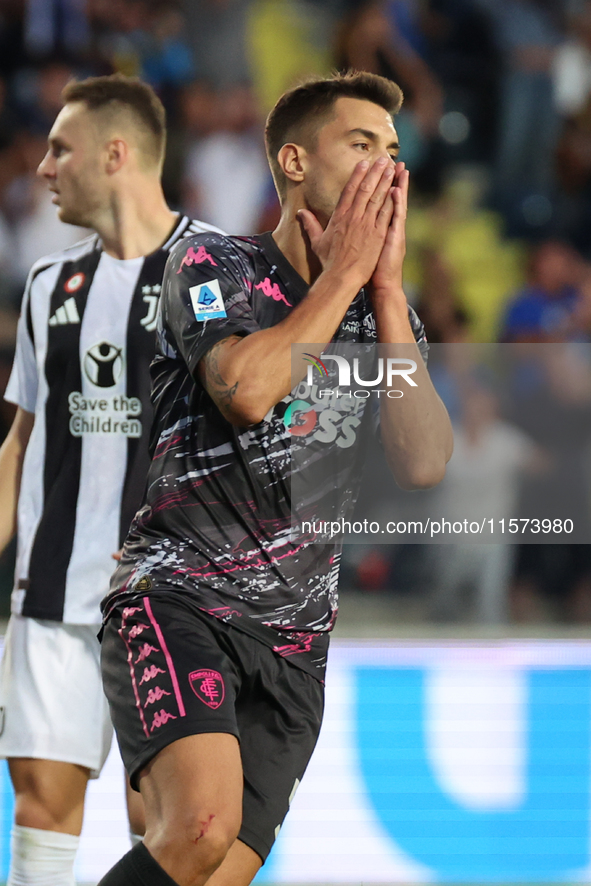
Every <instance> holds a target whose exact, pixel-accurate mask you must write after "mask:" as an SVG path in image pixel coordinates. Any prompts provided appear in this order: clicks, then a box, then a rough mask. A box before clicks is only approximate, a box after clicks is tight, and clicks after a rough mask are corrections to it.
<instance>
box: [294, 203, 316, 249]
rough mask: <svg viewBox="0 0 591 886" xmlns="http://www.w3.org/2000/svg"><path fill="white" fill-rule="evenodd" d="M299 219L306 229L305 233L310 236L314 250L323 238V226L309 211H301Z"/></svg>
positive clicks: (298, 215)
mask: <svg viewBox="0 0 591 886" xmlns="http://www.w3.org/2000/svg"><path fill="white" fill-rule="evenodd" d="M297 219H298V221H299V222H300V224H301V225H302V227H303V228H304V231H305V232H306V234H307V235H308V239H309V240H310V246H311V247H312V249H314V247H315V245H316V244H317V243H318V240H319V239H320V237H322V225H321V224H320V222H319V221H318V219H317V218H316V216H315V215H314V213H313V212H310V210H309V209H300V210H299V212H298V214H297Z"/></svg>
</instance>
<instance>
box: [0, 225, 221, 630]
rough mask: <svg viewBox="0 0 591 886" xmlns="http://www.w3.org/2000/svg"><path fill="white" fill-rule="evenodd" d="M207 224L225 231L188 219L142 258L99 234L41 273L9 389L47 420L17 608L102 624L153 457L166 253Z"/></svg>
mask: <svg viewBox="0 0 591 886" xmlns="http://www.w3.org/2000/svg"><path fill="white" fill-rule="evenodd" d="M204 230H214V229H212V228H211V227H210V226H208V225H203V224H202V223H201V222H197V221H191V220H190V219H189V218H187V217H186V216H180V217H179V218H178V219H177V221H176V223H175V225H174V230H173V231H172V232H171V234H170V236H169V237H168V239H167V241H166V242H165V243H164V244H163V245H162V246H161V247H160V248H159V249H157V250H155V251H154V252H152V253H150V254H149V255H147V256H139V257H137V258H131V259H117V258H114V257H113V256H111V255H109V254H108V253H106V252H105V251H104V249H103V246H102V242H101V240H100V239H99V237H98V236H97V235H96V234H95V235H92V236H90V237H88V238H86V239H85V240H82V241H81V242H80V243H77V244H75V245H74V246H71V247H69V248H68V249H66V250H64V251H62V252H59V253H55V254H53V255H49V256H45V257H44V258H41V259H39V261H38V262H36V263H35V265H34V266H33V268H32V269H31V273H30V274H29V279H28V281H27V285H26V289H25V293H24V297H23V303H22V310H21V316H20V320H19V325H18V332H17V343H16V354H15V359H14V364H13V368H12V373H11V376H10V381H9V383H8V386H7V389H6V394H5V397H6V399H7V400H9V401H10V402H12V403H15V404H17V405H18V406H20V407H21V408H22V409H24V410H26V411H27V412H30V413H34V415H35V422H34V426H33V430H32V433H31V436H30V438H29V442H28V444H27V449H26V452H25V458H24V463H23V472H22V478H21V484H20V496H19V502H18V548H17V562H16V568H15V587H14V590H13V593H12V611H13V613H15V614H18V615H23V616H27V617H30V618H40V619H48V620H52V621H62V622H64V623H66V624H98V623H100V618H101V615H100V609H99V604H100V601H101V599H102V598H103V597H104V595H105V593H106V592H107V590H108V588H109V579H110V577H111V574H112V572H113V566H114V561H113V557H112V554H113V553H114V552H115V551H117V550H119V548H120V547H121V545H122V543H123V540H124V539H125V536H126V534H127V531H128V529H129V525H130V523H131V520H132V519H133V517H134V515H135V513H136V511H137V509H138V506H139V505H140V504H141V501H142V496H143V491H144V486H145V482H146V474H147V472H148V467H149V464H150V461H149V457H148V439H149V431H150V427H151V417H152V408H151V401H150V374H149V366H150V363H151V361H152V359H153V358H154V351H155V330H156V315H157V305H158V301H159V297H160V289H161V284H162V275H163V273H164V267H165V264H166V259H167V258H168V255H169V251H170V249H171V248H172V246H173V245H174V244H175V243H176V242H177V241H179V240H182V238H183V237H188V236H191V235H192V234H195V233H197V232H199V231H204ZM215 230H217V229H215Z"/></svg>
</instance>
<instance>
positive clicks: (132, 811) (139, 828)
mask: <svg viewBox="0 0 591 886" xmlns="http://www.w3.org/2000/svg"><path fill="white" fill-rule="evenodd" d="M125 800H126V802H127V820H128V821H129V836H130V837H131V843H132V845H135V843H137V842H139V840H140V839H141V838H142V837H143V836H144V834H145V833H146V812H145V809H144V802H143V800H142V795H141V794H140V793H138V791H134V790H133V788H132V787H131V785H130V783H129V776H128V775H126V776H125Z"/></svg>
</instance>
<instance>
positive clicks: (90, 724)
mask: <svg viewBox="0 0 591 886" xmlns="http://www.w3.org/2000/svg"><path fill="white" fill-rule="evenodd" d="M97 633H98V627H97V626H96V625H68V624H61V622H55V621H41V620H39V619H36V618H24V617H23V616H21V615H12V616H11V617H10V621H9V623H8V630H7V632H6V639H5V641H4V656H3V658H2V665H1V670H0V758H2V757H34V758H37V759H41V760H59V761H61V762H64V763H76V764H78V765H79V766H85V767H86V768H88V769H90V773H91V774H90V777H91V778H98V776H99V773H100V771H101V769H102V767H103V765H104V762H105V760H106V759H107V755H108V753H109V748H110V747H111V739H112V737H113V727H112V726H111V719H110V716H109V708H108V705H107V700H106V698H105V696H104V693H103V685H102V681H101V668H100V644H99V641H98V640H97V637H96V635H97Z"/></svg>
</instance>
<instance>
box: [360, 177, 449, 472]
mask: <svg viewBox="0 0 591 886" xmlns="http://www.w3.org/2000/svg"><path fill="white" fill-rule="evenodd" d="M394 185H395V187H394V189H393V194H394V202H395V206H394V213H393V215H392V221H391V223H390V227H389V230H388V234H387V237H386V241H385V244H384V249H383V251H382V254H381V256H380V260H379V262H378V265H377V267H376V270H375V272H374V275H373V277H372V280H371V287H370V288H371V294H372V301H373V307H374V315H375V320H376V330H377V338H378V342H380V343H382V344H388V345H390V346H389V347H388V348H387V351H388V356H389V357H402V358H411V359H414V360H415V362H416V364H417V371H416V373H415V374H414V376H413V378H414V380H415V382H416V387H411V388H407V389H406V390H405V391H404V396H403V397H401V398H400V399H389V398H387V397H386V398H380V403H381V408H380V417H381V428H382V440H383V442H384V448H385V450H386V457H387V459H388V464H389V466H390V470H391V471H392V473H393V475H394V478H395V480H396V482H397V483H398V485H399V486H401V487H402V488H403V489H424V488H428V487H430V486H435V485H436V484H437V483H439V482H440V481H441V480H442V479H443V476H444V474H445V465H446V464H447V462H448V461H449V459H450V458H451V454H452V450H453V433H452V428H451V422H450V420H449V416H448V414H447V410H446V408H445V406H444V405H443V403H442V402H441V400H440V398H439V396H438V395H437V392H436V391H435V388H434V387H433V384H432V382H431V379H430V377H429V373H428V372H427V369H426V367H425V364H424V361H423V359H422V357H421V355H420V352H419V349H418V346H417V344H416V342H415V337H414V333H413V331H412V329H411V325H410V321H409V318H408V306H407V302H406V296H405V294H404V292H403V290H402V263H403V260H404V253H405V223H406V205H407V196H408V171H407V170H406V169H405V168H404V164H403V163H398V164H397V168H396V177H395V179H394Z"/></svg>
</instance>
